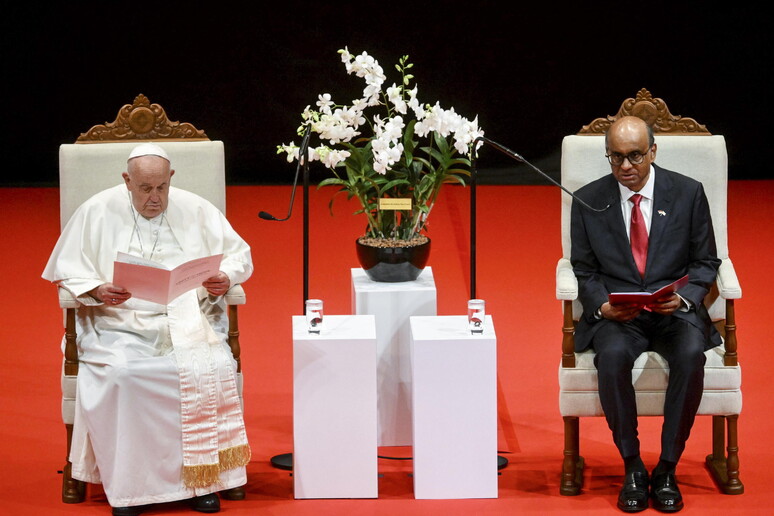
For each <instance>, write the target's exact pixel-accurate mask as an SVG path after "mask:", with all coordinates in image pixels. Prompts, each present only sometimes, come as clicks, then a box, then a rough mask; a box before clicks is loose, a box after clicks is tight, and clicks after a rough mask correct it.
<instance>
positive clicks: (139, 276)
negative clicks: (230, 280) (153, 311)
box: [113, 251, 223, 305]
mask: <svg viewBox="0 0 774 516" xmlns="http://www.w3.org/2000/svg"><path fill="white" fill-rule="evenodd" d="M222 259H223V255H222V254H216V255H213V256H206V257H204V258H196V259H195V260H191V261H189V262H185V263H183V264H180V265H178V266H177V267H175V268H174V269H172V270H170V269H168V268H166V267H164V266H163V265H162V264H160V263H158V262H154V261H151V260H146V259H145V258H141V257H139V256H134V255H131V254H127V253H122V252H120V251H119V252H118V256H117V257H116V261H115V262H114V263H113V284H114V285H116V286H119V287H123V288H125V289H126V290H128V291H129V292H131V294H132V297H136V298H138V299H144V300H146V301H151V302H153V303H159V304H162V305H166V304H169V302H170V301H172V300H173V299H175V298H176V297H178V296H179V295H180V294H182V293H184V292H188V291H189V290H192V289H195V288H196V287H198V286H200V285H201V284H202V283H203V282H204V281H205V280H207V279H208V278H211V277H213V276H215V275H217V274H218V271H219V269H220V261H221V260H222Z"/></svg>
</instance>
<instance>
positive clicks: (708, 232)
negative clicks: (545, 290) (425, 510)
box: [571, 117, 720, 512]
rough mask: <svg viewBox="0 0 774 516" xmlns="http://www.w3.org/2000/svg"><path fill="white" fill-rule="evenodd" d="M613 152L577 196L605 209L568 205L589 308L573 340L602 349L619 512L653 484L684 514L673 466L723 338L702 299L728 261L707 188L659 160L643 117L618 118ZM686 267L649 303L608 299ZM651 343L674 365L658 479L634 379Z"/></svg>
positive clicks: (661, 282) (657, 499) (610, 142)
mask: <svg viewBox="0 0 774 516" xmlns="http://www.w3.org/2000/svg"><path fill="white" fill-rule="evenodd" d="M605 147H606V150H607V158H608V159H609V161H610V165H611V168H612V174H611V175H608V176H605V177H602V178H600V179H598V180H596V181H593V182H592V183H590V184H588V185H586V186H584V187H583V188H581V189H580V190H578V192H576V194H577V195H578V197H580V198H581V199H583V200H585V201H586V202H587V203H589V204H591V205H596V206H605V205H608V208H607V209H605V210H604V211H602V212H593V211H591V210H588V209H586V208H584V207H583V206H580V205H579V204H578V203H573V206H572V251H571V261H572V264H573V269H574V271H575V275H576V277H577V278H578V286H579V298H580V301H581V303H582V304H583V309H584V312H583V315H582V317H581V320H580V321H579V323H578V326H577V328H576V331H575V347H576V351H583V350H584V349H587V348H589V347H592V348H593V349H594V351H595V352H596V358H595V365H596V367H597V371H598V375H599V396H600V401H601V403H602V408H603V409H604V411H605V417H606V418H607V422H608V425H609V427H610V429H611V431H612V433H613V440H614V442H615V444H616V446H617V447H618V450H619V452H620V453H621V457H622V458H623V460H624V467H625V477H624V485H623V488H622V489H621V493H620V495H619V497H618V507H619V508H620V509H622V510H624V511H626V512H637V511H641V510H643V509H646V508H647V507H648V487H649V486H650V496H651V498H652V499H653V506H654V507H655V508H656V509H658V510H661V511H667V512H672V511H679V510H680V509H681V508H682V507H683V501H682V496H681V494H680V491H679V489H678V487H677V482H676V480H675V468H676V466H677V463H678V461H679V460H680V455H681V454H682V452H683V450H684V449H685V442H686V440H687V439H688V435H689V434H690V430H691V427H692V425H693V421H694V418H695V415H696V411H697V410H698V407H699V403H700V401H701V396H702V389H703V380H704V361H705V357H704V351H705V350H707V349H709V348H711V347H713V346H717V345H718V344H720V336H719V335H718V333H717V331H716V330H715V327H714V326H713V325H712V323H711V320H710V318H709V315H708V314H707V310H706V309H705V307H704V305H703V300H704V296H705V295H706V294H707V292H708V290H709V288H710V286H711V285H712V283H713V282H714V280H715V276H716V274H717V269H718V267H719V266H720V260H719V259H718V258H717V252H716V249H715V237H714V233H713V230H712V220H711V218H710V212H709V206H708V204H707V199H706V197H705V195H704V189H703V187H702V185H701V183H699V182H698V181H695V180H693V179H690V178H688V177H686V176H683V175H680V174H678V173H675V172H671V171H669V170H665V169H663V168H661V167H659V166H657V165H655V164H654V163H653V161H654V160H655V159H656V144H655V143H654V138H653V132H652V129H651V128H650V127H649V126H648V125H647V124H646V123H645V122H644V121H643V120H641V119H639V118H637V117H623V118H620V119H618V120H617V121H615V122H614V123H613V124H612V125H611V127H610V129H609V130H608V132H607V135H606V137H605ZM686 274H688V275H689V283H688V285H686V286H685V287H683V288H681V289H679V290H678V291H677V293H672V294H669V295H667V296H664V297H662V298H661V299H658V300H657V301H656V302H655V303H654V304H651V305H649V306H646V307H643V306H641V305H637V304H610V303H609V302H608V294H609V293H611V292H640V291H648V292H653V291H655V290H657V289H659V288H661V287H663V286H665V285H668V284H670V283H672V282H674V281H675V280H677V279H679V278H681V277H682V276H684V275H686ZM647 350H652V351H656V352H658V353H659V354H661V355H662V356H663V357H664V358H665V359H666V360H667V362H668V363H669V371H670V372H669V385H668V387H667V392H666V400H665V403H664V424H663V427H662V431H661V456H660V460H659V463H658V465H657V466H656V468H655V469H654V470H653V472H652V475H651V476H650V478H649V477H648V472H647V469H646V468H645V465H644V464H643V462H642V459H641V458H640V444H639V439H638V437H637V435H638V434H637V407H636V403H635V394H634V388H633V386H632V375H631V371H632V366H633V364H634V361H635V359H636V358H637V357H638V356H639V355H640V354H641V353H642V352H644V351H647Z"/></svg>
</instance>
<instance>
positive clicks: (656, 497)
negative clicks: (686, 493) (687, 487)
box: [650, 473, 683, 512]
mask: <svg viewBox="0 0 774 516" xmlns="http://www.w3.org/2000/svg"><path fill="white" fill-rule="evenodd" d="M650 496H651V497H652V498H653V508H654V509H656V510H658V511H662V512H677V511H679V510H680V509H682V508H683V495H681V494H680V489H679V488H678V487H677V479H676V478H675V474H674V473H659V474H658V475H654V476H653V483H652V484H651V490H650Z"/></svg>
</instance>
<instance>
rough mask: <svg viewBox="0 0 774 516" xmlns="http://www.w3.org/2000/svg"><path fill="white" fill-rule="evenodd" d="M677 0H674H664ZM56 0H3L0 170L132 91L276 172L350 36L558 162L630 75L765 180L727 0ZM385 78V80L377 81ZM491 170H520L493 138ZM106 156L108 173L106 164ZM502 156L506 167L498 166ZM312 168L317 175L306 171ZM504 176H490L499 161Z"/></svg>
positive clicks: (46, 147)
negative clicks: (252, 0)
mask: <svg viewBox="0 0 774 516" xmlns="http://www.w3.org/2000/svg"><path fill="white" fill-rule="evenodd" d="M673 3H674V4H678V2H673ZM673 3H672V2H670V3H663V4H662V3H659V2H651V3H637V5H636V6H635V5H632V6H630V7H626V6H625V5H624V4H625V3H624V2H593V1H589V0H586V1H583V2H581V1H577V2H572V3H564V2H542V3H538V2H536V3H530V4H527V3H516V2H511V3H503V2H490V1H478V2H420V1H415V2H399V1H393V2H378V3H377V2H360V3H357V2H347V3H344V2H328V3H325V2H314V3H311V2H310V3H306V2H282V3H274V4H267V5H263V6H261V5H258V4H248V3H240V4H237V3H231V2H228V1H221V2H208V3H206V4H205V3H195V2H187V3H176V2H165V3H163V4H161V5H159V6H150V4H146V3H139V2H133V3H121V2H105V1H103V2H101V3H87V2H70V3H68V4H67V5H55V6H51V7H45V6H44V5H43V4H37V3H36V4H33V5H31V6H29V7H14V8H5V11H4V12H3V13H2V21H0V24H1V30H2V34H0V37H1V38H2V44H3V50H2V52H1V53H0V55H1V56H2V57H0V59H2V63H3V70H4V73H3V77H4V78H3V79H2V80H3V83H4V90H5V92H6V94H5V95H4V96H3V98H4V99H5V106H4V109H3V111H2V116H1V118H2V124H3V126H4V128H3V138H2V141H3V144H2V145H3V147H4V152H3V154H4V157H5V160H4V162H5V167H3V173H2V183H1V184H3V185H6V186H12V185H16V186H25V185H30V186H36V185H39V186H46V185H56V183H57V175H58V171H57V149H58V146H59V145H60V144H62V143H71V142H73V141H74V140H75V139H76V138H77V137H78V135H79V134H80V133H81V132H84V131H86V130H87V129H89V128H90V127H91V126H92V125H94V124H97V123H104V122H109V121H113V120H114V118H115V116H116V113H117V111H118V109H119V108H120V107H121V106H122V105H123V104H128V103H131V102H132V101H133V100H134V98H135V96H136V95H137V94H139V93H143V94H145V95H146V96H148V97H149V99H150V100H151V102H155V103H159V104H161V105H162V106H164V107H165V108H166V110H167V114H168V115H169V117H170V118H171V119H172V120H179V121H186V122H191V123H193V124H194V125H196V126H197V127H198V128H201V129H204V130H205V131H206V132H207V134H208V136H209V137H210V138H212V139H220V140H223V141H224V142H225V144H226V154H227V171H228V172H227V173H228V181H229V183H231V184H257V183H264V184H266V183H286V182H289V181H290V180H292V174H293V171H294V168H293V166H291V165H289V164H287V163H286V162H285V161H284V159H283V158H282V157H281V156H277V155H276V145H277V144H279V143H284V142H289V141H290V140H291V139H293V137H294V136H295V129H296V127H297V126H298V124H299V121H300V118H299V113H300V112H301V110H302V109H303V108H304V107H305V106H306V105H308V104H313V103H314V101H315V100H316V97H317V94H319V93H324V92H329V93H332V94H333V95H334V99H335V100H339V101H342V102H348V101H349V100H351V99H352V98H355V97H356V96H358V95H359V93H360V91H361V90H362V81H361V80H360V79H358V78H356V77H354V76H347V75H346V73H345V72H344V68H343V65H342V64H341V62H340V59H339V56H338V54H337V53H336V51H337V49H339V48H342V47H344V46H348V48H349V49H350V51H351V52H352V53H360V52H362V51H367V52H369V53H370V54H371V55H373V56H374V57H375V58H376V59H378V60H379V62H380V64H381V65H382V66H383V67H384V69H385V71H386V73H387V75H388V80H390V81H393V80H396V79H397V77H396V74H395V73H394V66H393V65H394V63H396V62H397V60H398V58H399V57H400V56H401V55H403V54H409V55H410V60H411V61H412V62H413V63H414V64H415V66H414V69H413V71H414V74H415V76H416V80H417V83H418V85H419V97H420V99H421V100H422V101H424V102H434V101H436V100H439V101H440V102H441V105H442V106H444V107H447V108H448V107H451V106H454V107H455V109H456V110H457V112H459V113H461V114H463V115H464V116H467V117H470V118H472V117H473V116H475V115H478V117H479V123H480V125H481V127H482V128H483V129H484V130H485V131H486V134H487V136H488V137H490V138H492V139H494V140H496V141H499V142H501V143H503V144H505V145H507V146H509V147H511V148H513V149H514V150H516V151H518V152H520V153H522V154H523V155H524V156H525V157H527V158H528V159H530V160H531V161H533V162H534V163H536V164H538V165H540V166H541V167H543V168H544V169H546V170H547V171H548V172H549V173H551V174H552V175H556V174H557V173H558V167H559V161H558V156H559V149H560V145H561V139H562V137H563V136H564V135H566V134H570V133H573V132H576V131H577V130H579V129H580V127H581V126H582V125H583V124H587V123H589V122H590V121H591V120H592V119H593V118H595V117H598V116H604V115H607V114H611V115H612V114H615V113H616V112H617V110H618V108H619V105H620V103H621V101H622V100H623V99H625V98H627V97H633V96H634V95H635V94H636V93H637V91H638V90H639V89H640V88H643V87H644V88H647V89H649V90H650V91H651V93H653V95H654V96H656V97H661V98H663V99H665V100H666V101H667V104H668V106H669V107H670V109H671V111H672V113H674V114H677V115H685V116H691V117H693V118H696V119H697V120H698V121H699V122H701V123H704V124H706V125H707V127H708V128H709V130H710V131H711V132H713V133H714V134H723V135H725V137H726V139H727V143H728V149H729V162H730V165H729V166H730V175H731V177H732V178H735V179H748V178H767V177H770V176H769V174H770V173H769V168H770V167H769V164H768V163H769V156H768V152H766V151H767V149H768V148H769V147H768V145H767V144H765V143H764V141H763V139H764V134H763V130H762V126H763V123H762V122H763V121H764V120H769V119H770V117H769V115H770V112H771V109H770V108H769V103H770V101H769V98H768V95H769V94H770V88H769V86H770V84H771V80H770V78H769V76H770V71H769V68H770V67H771V64H772V60H771V55H772V51H771V30H770V28H769V27H768V26H767V22H766V18H767V17H766V16H764V13H762V12H760V11H758V10H756V9H754V8H752V7H745V6H739V5H737V4H741V3H740V2H736V3H730V2H729V3H726V4H724V5H723V6H721V7H717V6H716V7H711V6H710V4H709V3H708V2H681V3H679V5H672V4H673ZM390 83H391V82H390ZM480 166H481V167H482V168H486V169H491V171H494V172H496V171H497V170H499V171H500V172H502V171H503V169H505V172H504V173H505V175H502V174H499V175H498V173H493V174H492V175H491V176H490V177H492V178H494V181H503V182H508V181H512V180H515V181H517V182H518V181H523V182H530V181H531V179H532V178H531V174H530V173H529V172H527V171H520V170H519V169H518V168H514V166H513V164H511V163H509V162H508V161H507V159H506V158H505V157H502V156H500V155H498V154H497V153H496V152H495V151H494V150H491V151H488V152H485V153H482V155H481V158H480ZM117 172H118V171H117ZM512 172H513V173H512ZM315 174H317V175H318V176H320V175H322V174H324V172H323V171H322V170H319V171H316V172H315ZM506 176H507V177H506Z"/></svg>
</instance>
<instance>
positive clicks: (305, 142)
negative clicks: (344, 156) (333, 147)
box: [258, 124, 312, 222]
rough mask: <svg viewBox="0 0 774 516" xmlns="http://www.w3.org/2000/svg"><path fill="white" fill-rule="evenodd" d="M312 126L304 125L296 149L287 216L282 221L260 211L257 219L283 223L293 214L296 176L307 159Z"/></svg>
mask: <svg viewBox="0 0 774 516" xmlns="http://www.w3.org/2000/svg"><path fill="white" fill-rule="evenodd" d="M311 129H312V126H311V124H306V129H304V137H303V139H302V140H301V147H300V148H299V149H298V164H297V165H296V177H295V178H294V179H293V189H292V190H291V193H290V205H289V206H288V214H287V216H286V217H285V218H284V219H278V218H277V217H275V216H274V215H272V214H271V213H268V212H265V211H262V212H260V213H258V217H260V218H262V219H263V220H276V221H277V222H284V221H286V220H288V219H289V218H290V215H291V214H292V213H293V202H294V201H295V199H296V185H298V175H299V173H300V172H301V166H302V165H306V162H307V160H308V159H309V156H308V154H309V136H310V133H311Z"/></svg>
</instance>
